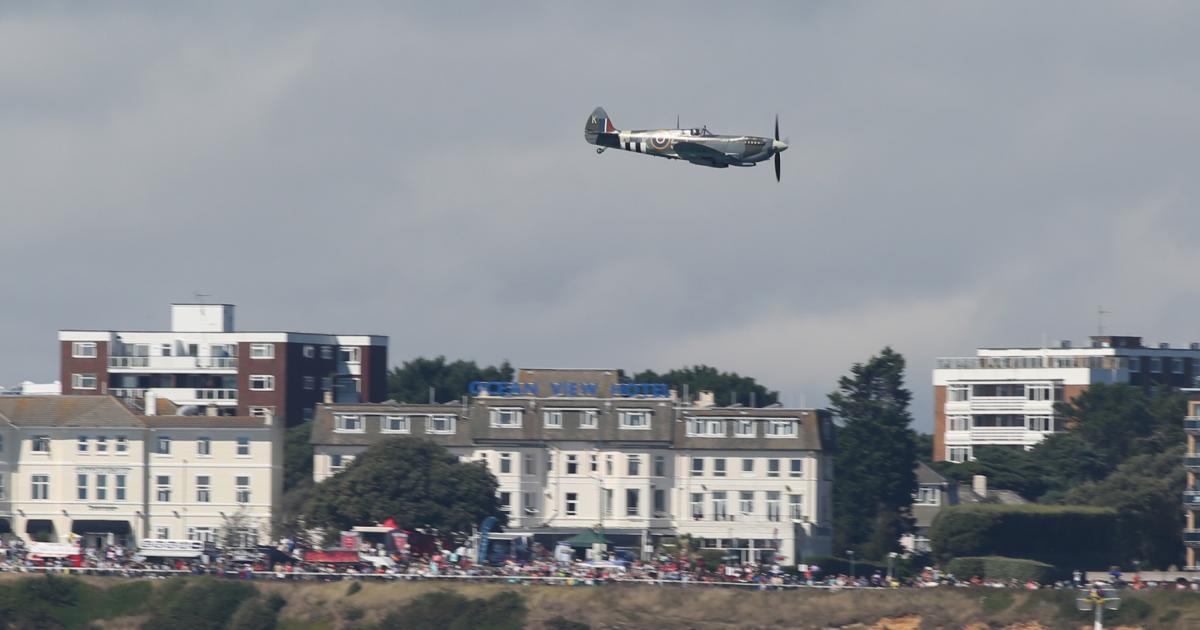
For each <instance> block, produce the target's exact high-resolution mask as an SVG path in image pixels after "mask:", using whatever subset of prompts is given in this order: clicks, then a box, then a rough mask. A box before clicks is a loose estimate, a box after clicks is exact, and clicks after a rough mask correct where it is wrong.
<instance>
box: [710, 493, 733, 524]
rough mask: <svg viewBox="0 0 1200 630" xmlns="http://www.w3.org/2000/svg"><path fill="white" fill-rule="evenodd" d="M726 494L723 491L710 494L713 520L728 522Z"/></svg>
mask: <svg viewBox="0 0 1200 630" xmlns="http://www.w3.org/2000/svg"><path fill="white" fill-rule="evenodd" d="M725 497H726V493H725V491H724V490H721V491H718V492H714V493H712V506H713V520H717V521H726V520H729V509H728V506H727V499H726V498H725Z"/></svg>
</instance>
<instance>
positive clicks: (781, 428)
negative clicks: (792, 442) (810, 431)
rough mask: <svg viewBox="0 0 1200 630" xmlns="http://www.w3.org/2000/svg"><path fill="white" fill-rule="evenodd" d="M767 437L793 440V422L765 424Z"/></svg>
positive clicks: (775, 421) (776, 421)
mask: <svg viewBox="0 0 1200 630" xmlns="http://www.w3.org/2000/svg"><path fill="white" fill-rule="evenodd" d="M767 437H769V438H794V437H796V421H795V420H771V421H770V422H768V423H767Z"/></svg>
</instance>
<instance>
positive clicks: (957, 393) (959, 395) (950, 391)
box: [946, 383, 971, 402]
mask: <svg viewBox="0 0 1200 630" xmlns="http://www.w3.org/2000/svg"><path fill="white" fill-rule="evenodd" d="M946 389H947V398H948V399H949V400H950V402H964V401H967V400H970V399H971V388H970V386H969V385H966V384H962V383H960V384H953V385H949V386H947V387H946Z"/></svg>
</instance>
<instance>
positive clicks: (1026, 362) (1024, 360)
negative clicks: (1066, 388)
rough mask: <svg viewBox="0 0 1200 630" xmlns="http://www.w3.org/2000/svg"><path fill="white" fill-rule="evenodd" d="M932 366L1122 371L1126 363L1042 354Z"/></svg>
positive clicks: (951, 360)
mask: <svg viewBox="0 0 1200 630" xmlns="http://www.w3.org/2000/svg"><path fill="white" fill-rule="evenodd" d="M934 367H935V368H936V369H939V370H1041V369H1045V368H1083V369H1089V370H1125V369H1128V368H1129V360H1128V359H1126V358H1124V357H1111V356H1078V355H1054V354H1049V355H1041V356H1011V357H1002V356H993V357H978V356H976V357H940V358H938V359H936V360H935V362H934Z"/></svg>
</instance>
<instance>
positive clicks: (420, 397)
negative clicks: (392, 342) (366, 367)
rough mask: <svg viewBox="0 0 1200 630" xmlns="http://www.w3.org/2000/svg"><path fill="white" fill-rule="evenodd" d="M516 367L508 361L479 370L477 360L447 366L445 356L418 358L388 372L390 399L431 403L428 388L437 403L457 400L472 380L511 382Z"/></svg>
mask: <svg viewBox="0 0 1200 630" xmlns="http://www.w3.org/2000/svg"><path fill="white" fill-rule="evenodd" d="M512 379H513V368H512V365H510V364H509V362H508V361H504V362H503V363H501V364H500V365H499V366H498V367H497V366H490V365H489V366H485V367H479V366H478V365H476V364H475V362H474V361H463V360H461V359H460V360H458V361H454V362H453V363H448V362H447V361H446V357H444V356H438V357H435V358H433V359H426V358H424V357H417V358H415V359H413V360H411V361H405V362H404V363H403V364H402V365H400V366H399V367H394V368H392V369H391V371H389V372H388V396H390V397H391V398H392V399H393V400H397V401H399V402H406V403H426V402H429V388H431V387H432V388H433V389H434V401H435V402H438V403H444V402H450V401H451V400H457V399H458V398H459V397H460V396H462V395H463V394H465V393H467V386H468V385H470V384H471V381H511V380H512Z"/></svg>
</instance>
